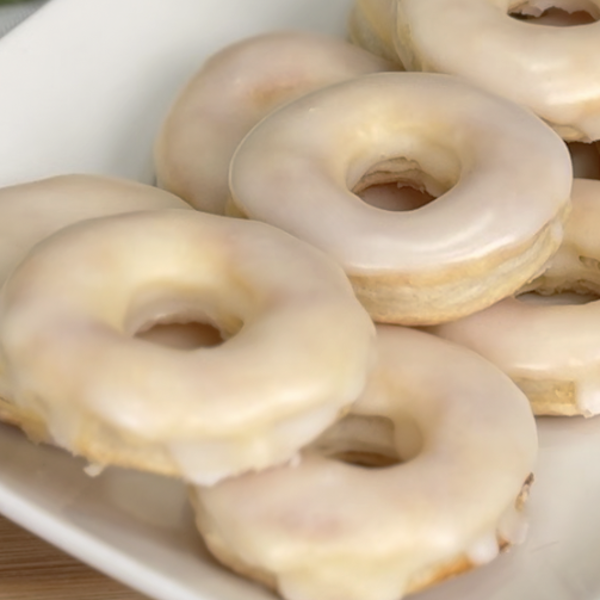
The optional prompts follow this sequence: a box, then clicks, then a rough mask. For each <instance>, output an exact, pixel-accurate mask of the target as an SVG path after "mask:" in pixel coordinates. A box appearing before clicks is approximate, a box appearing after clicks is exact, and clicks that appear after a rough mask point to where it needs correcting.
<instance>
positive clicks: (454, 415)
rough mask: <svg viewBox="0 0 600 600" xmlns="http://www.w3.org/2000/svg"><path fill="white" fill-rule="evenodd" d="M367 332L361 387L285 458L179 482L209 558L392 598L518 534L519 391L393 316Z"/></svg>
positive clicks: (310, 593) (260, 573)
mask: <svg viewBox="0 0 600 600" xmlns="http://www.w3.org/2000/svg"><path fill="white" fill-rule="evenodd" d="M377 338H378V340H377V344H378V346H377V347H378V363H377V366H376V368H375V370H374V372H373V373H372V376H371V378H370V380H369V383H368V385H367V387H366V390H365V392H364V393H363V394H362V395H361V397H360V398H359V400H358V401H357V403H356V404H354V405H353V407H352V410H351V412H350V414H349V415H348V416H347V417H346V418H345V419H343V420H342V421H340V422H339V425H334V426H333V427H332V428H331V429H330V430H328V431H327V432H325V434H324V435H323V436H322V437H321V438H319V439H318V440H317V441H316V442H314V443H313V444H311V445H310V446H309V447H308V448H306V449H305V450H303V451H302V453H301V459H300V461H299V462H298V464H295V465H288V466H285V467H277V468H274V469H270V470H268V471H265V472H262V473H256V474H248V475H243V476H241V477H236V478H233V479H229V480H226V481H223V482H221V483H219V484H218V485H216V486H215V487H212V488H203V487H193V488H192V489H191V497H192V502H193V504H194V507H195V512H196V522H197V526H198V529H199V531H200V532H201V534H202V536H203V537H204V540H205V542H206V544H207V546H208V548H209V549H210V551H211V552H212V553H213V554H214V555H215V556H216V558H217V559H218V560H220V561H222V562H223V563H225V564H226V565H227V566H228V567H230V568H232V569H233V570H235V571H238V572H240V573H242V574H244V575H246V576H249V577H252V578H253V579H256V580H258V581H261V582H262V583H265V584H266V585H268V586H270V587H272V588H275V589H277V591H278V592H279V593H280V594H281V595H282V596H283V597H284V598H285V599H287V600H306V599H313V598H319V599H322V600H333V599H337V598H344V599H345V600H398V598H400V597H402V596H403V595H404V594H406V593H408V592H411V591H416V590H417V589H421V588H423V587H425V586H427V585H430V584H431V583H433V582H436V581H438V580H440V579H442V578H444V577H446V576H449V575H451V574H454V573H457V572H460V571H462V570H466V569H468V568H470V567H472V566H475V565H479V564H484V563H486V562H488V561H490V560H492V559H493V558H494V557H495V556H496V555H497V554H498V551H499V547H500V546H505V545H507V544H511V543H518V542H520V541H521V540H522V539H523V537H524V535H525V533H526V519H525V518H524V516H523V513H522V512H521V508H522V504H523V502H524V500H525V497H526V494H527V489H528V486H529V484H530V482H531V477H530V474H531V472H532V469H533V466H534V460H535V457H536V452H537V440H536V427H535V423H534V419H533V416H532V413H531V409H530V407H529V405H528V402H527V399H526V398H525V396H524V395H523V394H522V393H521V392H520V390H519V389H518V388H517V387H516V386H515V385H514V384H513V383H512V382H511V381H510V380H509V378H508V377H506V376H505V375H504V374H503V373H502V372H501V371H500V370H498V369H497V368H496V367H494V366H493V365H491V364H490V363H488V362H487V361H485V360H483V359H482V358H481V357H479V356H477V355H476V354H475V353H473V352H471V351H469V350H467V349H465V348H461V347H460V346H458V345H455V344H452V343H449V342H447V341H445V340H441V339H439V338H436V337H434V336H432V335H429V334H426V333H423V332H420V331H417V330H411V329H409V328H402V327H397V326H393V325H380V326H378V336H377ZM432 374H435V375H434V376H432ZM338 428H341V431H339V429H338ZM336 430H337V431H336ZM369 467H370V468H369Z"/></svg>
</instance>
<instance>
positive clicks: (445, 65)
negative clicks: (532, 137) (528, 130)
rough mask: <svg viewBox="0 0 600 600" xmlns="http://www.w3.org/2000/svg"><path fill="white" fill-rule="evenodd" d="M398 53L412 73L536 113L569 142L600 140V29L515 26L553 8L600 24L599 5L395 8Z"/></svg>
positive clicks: (575, 0) (517, 2) (474, 1)
mask: <svg viewBox="0 0 600 600" xmlns="http://www.w3.org/2000/svg"><path fill="white" fill-rule="evenodd" d="M390 2H391V3H392V4H393V7H392V8H391V9H390V10H393V11H395V21H393V24H392V25H391V27H392V28H394V36H395V44H396V51H397V53H398V55H399V57H400V60H401V62H402V63H403V64H404V66H405V68H406V69H407V70H410V71H429V72H439V73H449V74H452V75H458V76H461V77H464V78H465V79H467V80H468V81H471V82H472V83H474V84H476V85H479V86H481V87H483V88H485V89H487V90H489V91H491V92H495V93H497V94H499V95H501V96H504V97H506V98H509V99H510V100H513V101H514V102H517V103H518V104H521V105H523V106H526V107H528V108H530V109H531V110H533V112H535V113H536V114H537V115H538V116H540V117H541V118H542V119H544V120H545V121H546V122H547V123H549V124H550V125H551V126H552V127H553V128H554V129H555V130H556V131H557V132H558V133H559V134H560V135H561V136H562V137H563V138H564V139H565V140H568V141H577V140H579V141H593V140H598V139H600V22H598V21H596V22H592V23H588V24H584V25H577V26H571V27H555V26H551V25H543V24H538V25H531V24H529V23H527V22H526V21H522V20H517V19H514V18H511V16H510V13H512V12H516V11H520V12H522V13H528V14H540V13H542V12H543V11H544V10H545V9H547V8H550V7H555V8H563V9H565V10H567V11H577V10H587V11H589V12H590V13H591V14H592V15H593V17H594V18H596V19H597V18H599V17H600V0H552V1H550V0H529V1H525V2H524V1H523V0H461V1H460V2H456V0H401V1H399V0H390Z"/></svg>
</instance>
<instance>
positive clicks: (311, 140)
mask: <svg viewBox="0 0 600 600" xmlns="http://www.w3.org/2000/svg"><path fill="white" fill-rule="evenodd" d="M390 181H401V182H408V183H413V184H414V185H415V186H416V187H421V188H424V189H425V190H426V191H428V192H429V193H431V195H432V196H441V197H439V198H438V199H437V200H435V201H434V202H431V203H429V204H427V205H425V206H422V207H420V208H418V209H416V210H409V211H402V212H391V211H388V210H382V209H379V208H376V207H374V206H370V205H368V204H367V203H365V202H363V201H362V200H360V198H358V197H357V196H356V193H360V191H361V190H364V188H366V187H368V186H369V185H372V184H378V183H385V182H390ZM571 181H572V176H571V163H570V159H569V154H568V152H567V149H566V146H565V144H564V143H563V142H562V140H561V139H560V138H559V137H558V136H557V135H556V134H555V133H554V132H553V131H552V130H551V129H550V128H549V127H547V126H546V125H544V124H543V123H542V122H541V121H540V120H539V119H537V118H535V117H534V116H533V115H531V113H530V112H529V111H527V110H525V109H522V108H520V107H518V106H517V105H515V104H513V103H511V102H508V101H506V100H503V99H501V98H497V97H495V96H492V95H490V94H488V93H486V92H483V91H481V90H479V89H477V88H474V87H473V86H471V85H469V84H467V83H464V82H462V81H460V80H458V79H457V78H453V77H449V76H446V75H435V74H425V73H379V74H374V75H365V76H362V77H360V78H356V79H354V80H352V81H348V82H343V83H339V84H336V85H334V86H330V87H328V88H326V89H323V90H319V91H316V92H313V93H312V94H310V95H308V96H304V97H303V98H300V99H299V100H296V101H295V102H292V103H290V104H288V105H286V106H284V107H283V108H281V109H279V110H278V111H277V112H275V113H271V115H269V116H267V117H266V118H265V119H263V121H261V123H259V124H258V125H257V126H256V127H255V128H254V129H253V130H252V131H251V132H250V133H249V134H248V136H246V138H245V139H244V141H243V142H242V143H241V144H240V146H239V147H238V149H237V151H236V154H235V156H234V158H233V160H232V164H231V173H230V188H231V199H230V203H229V205H228V213H229V214H231V215H240V216H247V217H249V218H250V219H257V220H261V221H266V222H269V223H271V224H273V225H276V226H277V227H280V228H282V229H284V230H286V231H289V232H290V233H292V234H293V235H295V236H297V237H299V238H301V239H305V240H307V241H309V242H310V243H312V244H314V245H315V246H317V247H319V248H321V249H323V250H325V251H326V252H328V253H329V254H331V255H332V256H333V257H335V258H336V259H337V260H338V261H339V262H340V263H341V264H342V266H343V267H344V269H345V270H346V273H347V274H348V275H349V277H350V279H351V280H352V283H353V285H354V288H355V291H356V293H357V294H358V296H359V298H360V300H361V301H362V302H363V304H364V305H365V307H366V308H367V310H368V311H369V313H370V314H371V316H372V317H373V318H374V319H375V320H376V321H380V322H392V323H401V324H406V325H417V324H435V323H439V322H443V321H448V320H451V319H456V318H458V317H459V316H461V315H466V314H469V313H472V312H474V311H475V310H480V309H481V308H484V307H485V306H489V305H490V304H493V303H494V302H496V301H497V300H499V299H501V298H503V297H505V296H507V295H510V294H512V293H513V292H514V291H516V290H517V289H519V287H521V285H523V284H524V283H525V282H526V281H528V280H530V279H531V278H532V277H533V276H534V274H536V273H537V272H538V271H539V269H540V268H541V267H542V265H543V264H544V263H545V262H546V260H547V259H548V258H549V257H550V256H551V255H552V254H553V253H554V252H555V250H556V249H557V248H558V246H559V244H560V240H561V239H562V221H563V219H564V218H565V216H566V211H567V209H568V204H569V194H570V188H571ZM353 192H355V193H353ZM524 203H527V210H526V211H525V210H523V204H524Z"/></svg>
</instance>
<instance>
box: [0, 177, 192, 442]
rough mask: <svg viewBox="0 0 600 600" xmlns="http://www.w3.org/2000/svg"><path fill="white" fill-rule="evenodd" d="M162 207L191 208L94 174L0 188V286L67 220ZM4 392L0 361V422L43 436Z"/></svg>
mask: <svg viewBox="0 0 600 600" xmlns="http://www.w3.org/2000/svg"><path fill="white" fill-rule="evenodd" d="M161 208H180V209H184V208H188V209H191V207H190V206H189V205H188V204H186V203H185V202H184V201H183V200H181V199H179V198H177V197H176V196H173V195H172V194H169V193H167V192H164V191H161V190H158V189H156V188H154V187H151V186H148V185H144V184H141V183H136V182H133V181H126V180H124V179H114V178H110V177H102V176H96V175H61V176H58V177H51V178H48V179H42V180H39V181H34V182H30V183H25V184H21V185H13V186H9V187H4V188H0V287H2V284H3V283H4V281H5V280H6V278H7V277H8V275H9V273H10V272H11V271H12V270H13V269H14V268H15V267H16V266H17V265H18V264H19V262H21V260H23V258H24V257H25V256H26V255H27V253H28V252H29V251H30V250H31V248H33V246H35V244H37V243H38V242H40V241H41V240H43V239H44V238H46V237H48V236H49V235H51V234H53V233H55V232H56V231H58V230H59V229H62V228H63V227H66V226H67V225H70V224H72V223H76V222H78V221H82V220H84V219H92V218H94V217H101V216H106V215H113V214H118V213H123V212H130V211H139V210H156V209H161ZM0 365H1V361H0ZM6 393H7V392H6V390H3V388H2V376H1V366H0V421H5V422H10V423H13V424H16V425H21V426H23V427H27V429H28V430H29V433H30V437H32V438H36V439H43V438H44V428H43V427H41V426H40V424H39V423H38V422H37V420H36V419H35V418H33V417H32V416H31V418H29V417H27V416H26V415H25V413H23V412H22V411H17V410H16V409H15V407H14V406H13V405H11V404H9V403H7V402H6V401H4V400H3V396H6ZM36 432H37V433H36Z"/></svg>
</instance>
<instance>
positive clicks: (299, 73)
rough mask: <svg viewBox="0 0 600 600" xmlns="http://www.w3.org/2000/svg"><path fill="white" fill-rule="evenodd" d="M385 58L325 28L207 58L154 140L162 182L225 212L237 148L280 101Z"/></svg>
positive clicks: (253, 41)
mask: <svg viewBox="0 0 600 600" xmlns="http://www.w3.org/2000/svg"><path fill="white" fill-rule="evenodd" d="M393 68H394V67H393V66H392V65H391V64H390V63H388V62H387V61H385V60H382V59H380V58H378V57H376V56H373V55H371V54H369V53H367V52H365V51H364V50H362V49H360V48H357V47H356V46H352V45H351V44H349V43H347V42H344V41H341V40H338V39H336V38H333V37H328V36H325V35H318V34H315V33H307V32H305V33H302V32H279V33H269V34H263V35H259V36H256V37H252V38H249V39H246V40H243V41H241V42H238V43H236V44H233V45H231V46H228V47H227V48H225V49H224V50H221V51H220V52H218V53H217V54H215V55H214V56H212V57H210V58H209V59H208V60H207V61H206V63H205V64H204V66H203V67H202V69H201V70H200V71H199V72H198V73H197V75H196V76H195V77H194V78H193V79H192V80H191V81H190V82H189V84H188V85H187V87H186V88H185V89H184V90H183V91H182V93H181V94H180V96H179V98H178V99H177V100H176V102H175V103H174V105H173V106H172V108H171V110H170V112H169V114H168V116H167V118H166V120H165V121H164V123H163V125H162V128H161V131H160V133H159V136H158V139H157V142H156V147H155V165H156V174H157V180H158V184H159V185H160V186H161V187H163V188H165V189H168V190H170V191H172V192H174V193H175V194H177V195H178V196H181V197H182V198H184V199H185V200H187V201H188V202H189V203H190V204H192V205H193V206H194V207H196V208H197V209H200V210H203V211H207V212H211V213H217V214H223V213H224V212H225V203H226V202H227V197H228V195H229V192H228V184H227V175H228V169H229V162H230V160H231V157H232V156H233V153H234V151H235V148H236V147H237V145H238V144H239V143H240V141H241V140H242V138H243V137H244V136H245V135H246V133H248V131H250V129H251V128H252V127H253V126H254V125H255V124H256V123H258V121H259V120H260V119H261V118H262V117H264V116H265V115H266V114H267V113H269V112H270V111H272V110H274V109H275V108H276V107H278V106H280V105H282V104H284V103H285V102H288V101H290V100H293V99H295V98H298V97H300V96H302V95H304V94H306V93H308V92H311V91H313V90H315V89H318V88H321V87H325V86H327V85H330V84H332V83H336V82H338V81H343V80H345V79H351V78H353V77H356V76H357V75H362V74H364V73H372V72H374V71H386V70H392V69H393Z"/></svg>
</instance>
